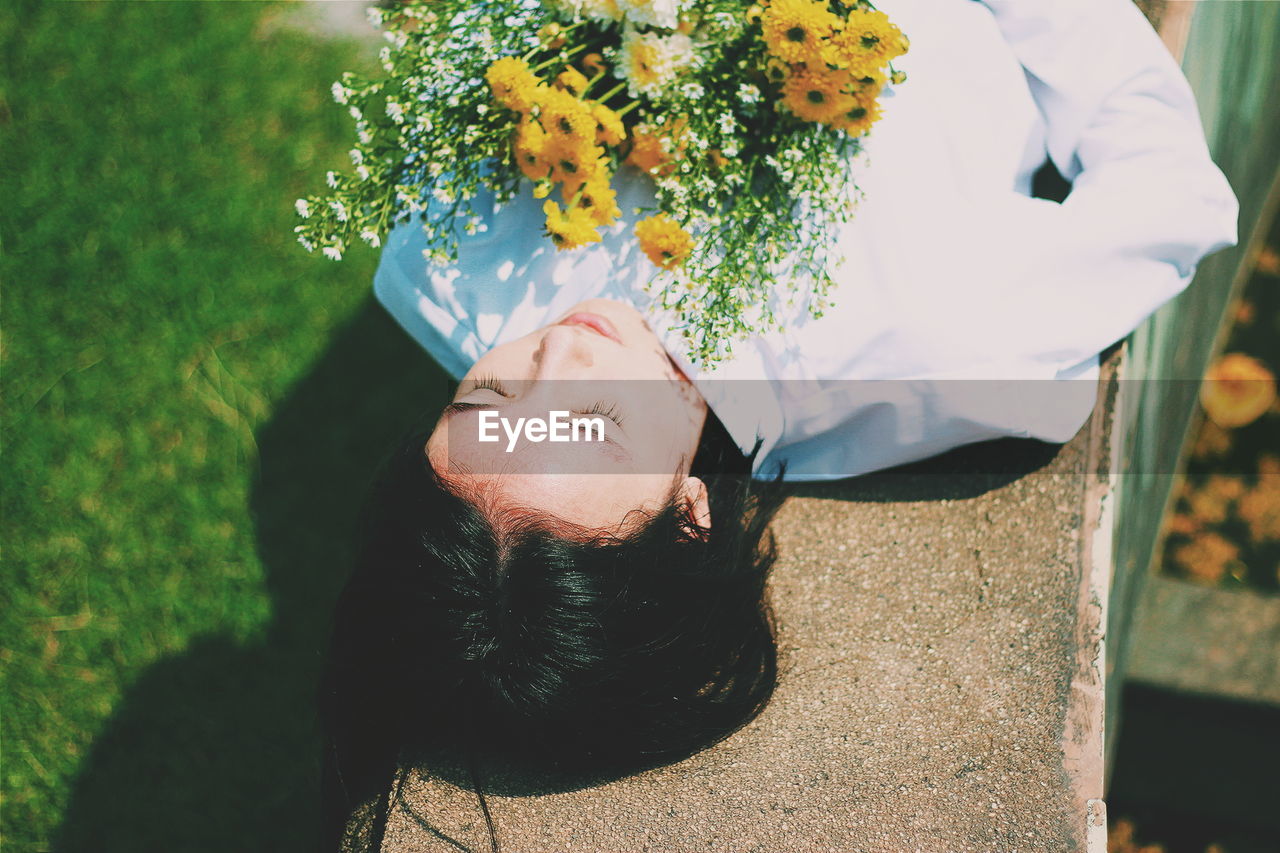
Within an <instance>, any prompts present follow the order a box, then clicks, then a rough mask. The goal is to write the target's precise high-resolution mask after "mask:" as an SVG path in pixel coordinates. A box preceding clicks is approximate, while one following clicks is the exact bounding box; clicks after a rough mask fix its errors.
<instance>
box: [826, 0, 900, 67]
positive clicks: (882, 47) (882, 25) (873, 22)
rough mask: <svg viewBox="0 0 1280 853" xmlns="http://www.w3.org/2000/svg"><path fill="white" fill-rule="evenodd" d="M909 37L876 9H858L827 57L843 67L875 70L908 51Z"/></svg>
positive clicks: (848, 20) (841, 30) (832, 63)
mask: <svg viewBox="0 0 1280 853" xmlns="http://www.w3.org/2000/svg"><path fill="white" fill-rule="evenodd" d="M907 46H908V43H907V37H906V36H904V35H903V34H902V31H901V30H899V29H898V27H897V26H896V25H895V24H894V23H893V22H892V21H890V20H889V16H888V15H886V14H885V13H884V12H881V11H879V10H876V9H854V10H853V11H851V12H850V13H849V17H848V18H846V19H845V22H844V26H843V27H841V28H840V31H839V32H838V33H836V35H835V37H834V38H833V39H832V40H831V42H830V44H829V45H828V46H827V48H826V49H825V50H824V51H823V59H825V60H826V61H827V62H828V63H830V64H831V65H835V66H837V67H839V68H849V69H852V70H855V71H871V70H875V69H879V68H883V67H884V66H885V65H887V64H888V63H889V62H891V61H893V60H894V59H897V58H898V57H899V56H902V54H904V53H906V52H907Z"/></svg>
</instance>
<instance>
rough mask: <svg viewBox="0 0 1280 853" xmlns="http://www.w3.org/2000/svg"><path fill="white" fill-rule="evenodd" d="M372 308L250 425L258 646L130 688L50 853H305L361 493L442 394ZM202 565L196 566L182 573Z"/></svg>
mask: <svg viewBox="0 0 1280 853" xmlns="http://www.w3.org/2000/svg"><path fill="white" fill-rule="evenodd" d="M446 390H447V387H446V378H445V376H444V374H443V373H442V371H440V369H439V368H438V367H436V366H435V364H434V363H433V362H432V361H431V360H430V359H429V358H428V357H427V356H426V355H425V354H423V353H422V352H421V350H419V349H418V348H417V345H416V344H414V343H413V342H412V341H410V340H409V338H407V337H406V336H405V335H404V334H403V332H401V331H400V329H399V328H398V327H396V326H395V324H394V323H393V322H392V321H391V319H390V318H389V317H387V315H386V314H385V312H383V310H382V309H381V308H380V307H379V306H378V305H377V304H376V303H374V301H373V300H372V299H369V300H368V301H367V302H366V303H365V304H364V305H363V307H362V308H361V309H360V310H359V311H358V312H357V313H356V314H355V315H354V317H353V319H352V320H350V321H349V322H348V323H347V324H346V325H345V326H344V327H343V328H341V329H340V330H339V331H338V332H337V334H336V335H335V336H334V338H333V341H332V343H331V344H330V346H329V347H328V349H327V350H326V351H325V353H324V354H323V356H322V357H321V358H320V359H319V360H318V361H317V363H316V364H315V366H314V368H313V369H312V370H311V371H310V372H309V373H308V374H307V375H306V377H305V378H304V379H303V380H302V381H301V382H299V383H298V385H297V386H296V387H295V388H294V389H293V390H292V391H291V392H290V393H289V395H288V396H287V398H286V399H285V400H284V401H283V402H282V403H281V404H280V405H279V406H278V407H277V408H276V411H275V414H274V416H273V418H272V419H271V421H270V422H269V423H267V424H266V425H265V426H264V427H262V428H261V429H259V430H258V433H257V443H258V447H259V458H260V474H259V477H258V478H257V480H256V482H255V483H254V487H253V503H252V509H253V517H254V523H255V528H256V534H257V540H258V550H259V554H260V557H261V560H262V562H263V564H264V570H265V575H266V579H267V585H268V589H269V592H270V595H271V599H272V606H273V609H274V614H273V619H272V621H271V623H270V624H269V625H268V626H267V627H266V629H265V631H264V633H263V635H262V637H261V639H260V640H259V641H257V642H253V643H251V644H247V645H245V644H240V643H237V642H235V641H232V640H230V639H228V638H224V637H219V636H211V637H206V638H202V639H198V640H196V641H195V642H193V643H192V644H191V646H190V647H189V648H188V649H187V650H186V651H184V652H183V653H182V654H180V655H177V656H175V657H172V658H169V659H166V660H163V661H160V662H158V663H156V664H155V665H153V666H151V667H150V668H149V669H147V670H146V672H145V673H144V674H143V675H142V676H141V678H139V679H138V680H137V681H136V682H134V683H133V684H132V685H130V686H129V687H128V689H127V690H126V692H125V695H124V697H123V698H122V699H121V701H120V702H119V703H118V705H117V707H116V709H115V712H114V714H113V715H112V718H111V720H110V721H109V722H108V724H107V726H106V728H105V729H104V731H103V733H102V734H101V736H100V737H99V738H98V740H97V741H96V742H95V743H94V746H93V751H92V753H91V754H90V755H89V756H88V757H87V759H86V760H85V762H84V770H83V771H82V773H81V775H80V777H79V778H78V780H77V782H76V785H75V788H74V790H73V793H72V798H71V802H70V805H69V808H68V809H67V812H66V817H65V819H64V822H63V825H62V826H61V828H60V833H59V838H58V842H57V844H56V846H55V848H54V849H56V850H59V851H78V850H84V851H94V853H102V852H103V851H114V850H121V851H130V853H141V851H153V850H154V851H166V853H169V851H218V853H225V851H232V850H234V851H249V850H270V851H293V850H298V851H301V850H308V851H310V850H315V849H316V848H317V844H318V839H319V828H320V815H319V803H320V763H321V762H320V738H319V727H318V725H317V720H316V711H315V707H316V703H315V691H316V682H317V678H318V676H319V671H320V664H321V661H322V659H323V654H324V649H325V646H326V642H327V639H328V631H329V617H330V615H331V612H332V609H333V603H334V600H335V599H336V597H337V593H338V590H339V589H340V588H341V584H342V582H343V581H344V580H345V578H346V574H347V572H348V571H349V569H350V559H349V555H350V548H351V541H350V540H351V532H352V530H353V529H354V523H355V519H356V513H357V510H358V507H359V504H360V500H361V498H362V496H363V493H364V490H365V488H366V485H367V484H368V482H369V480H370V478H371V475H372V473H373V472H374V470H375V469H376V467H377V465H378V463H379V462H380V461H381V459H382V457H383V455H384V454H386V453H387V452H388V451H389V450H390V448H391V447H392V445H393V444H394V442H395V441H396V440H397V439H398V438H400V437H402V436H403V435H404V434H405V433H406V432H407V431H408V429H409V428H410V427H411V426H412V425H413V424H414V423H415V422H417V421H419V420H420V419H421V417H422V416H423V415H424V414H425V413H426V412H428V411H430V410H431V408H432V406H433V405H436V404H439V403H440V402H442V400H443V395H444V394H445V393H446ZM192 570H193V571H195V570H198V568H197V567H193V568H192Z"/></svg>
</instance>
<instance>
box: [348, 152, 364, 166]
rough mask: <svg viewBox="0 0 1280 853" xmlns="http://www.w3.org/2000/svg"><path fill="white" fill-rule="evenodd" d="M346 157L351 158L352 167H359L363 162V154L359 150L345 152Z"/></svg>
mask: <svg viewBox="0 0 1280 853" xmlns="http://www.w3.org/2000/svg"><path fill="white" fill-rule="evenodd" d="M347 156H348V157H350V158H351V165H352V166H359V165H360V164H361V163H363V162H364V152H363V151H361V150H360V149H359V148H352V149H351V150H350V151H348V152H347Z"/></svg>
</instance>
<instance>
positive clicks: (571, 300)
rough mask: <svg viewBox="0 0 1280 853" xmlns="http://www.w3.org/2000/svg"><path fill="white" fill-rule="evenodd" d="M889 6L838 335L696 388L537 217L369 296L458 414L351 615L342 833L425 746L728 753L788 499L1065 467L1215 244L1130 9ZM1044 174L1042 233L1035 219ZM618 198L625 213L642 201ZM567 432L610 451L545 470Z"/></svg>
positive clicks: (628, 195) (335, 681)
mask: <svg viewBox="0 0 1280 853" xmlns="http://www.w3.org/2000/svg"><path fill="white" fill-rule="evenodd" d="M879 5H880V7H881V8H882V9H883V10H884V11H886V12H887V13H888V14H889V15H890V16H891V17H892V18H893V19H894V20H895V22H897V23H898V25H899V26H900V27H901V28H902V29H903V31H904V32H906V33H908V34H909V35H910V36H911V39H912V45H911V52H910V53H909V54H908V55H907V56H906V57H904V58H903V59H902V60H901V62H900V65H901V67H902V69H903V70H905V71H906V72H907V73H908V75H909V83H908V84H907V85H904V86H901V87H899V88H898V89H897V91H895V92H894V94H893V97H892V98H891V99H889V100H887V102H886V104H885V118H884V119H883V120H882V121H881V122H880V123H879V124H877V125H876V128H875V130H874V132H873V133H872V135H871V137H870V139H869V140H868V142H867V145H866V151H867V158H866V159H867V161H866V163H865V165H864V167H863V168H862V169H861V171H860V172H859V186H860V189H861V191H862V193H863V198H862V201H861V203H860V209H859V212H858V214H857V216H856V218H855V219H854V221H853V222H852V223H851V224H850V225H849V226H848V227H847V228H845V229H844V230H843V231H842V232H841V233H840V234H839V235H838V239H839V241H840V245H841V249H842V250H843V254H844V256H845V257H846V259H847V261H846V263H845V265H844V266H843V267H842V268H840V270H839V271H838V272H837V276H838V281H839V282H840V286H839V289H838V291H837V292H836V293H835V294H834V298H835V303H836V304H835V307H834V308H833V309H832V310H830V311H828V312H827V313H826V315H825V316H824V317H823V318H822V319H820V320H808V321H805V320H803V319H797V320H795V321H794V322H793V323H791V324H789V325H788V326H787V327H786V328H785V329H784V330H782V331H779V332H776V333H769V334H765V335H760V336H757V337H755V338H752V339H750V340H748V341H746V342H744V343H743V344H740V345H738V346H737V347H735V350H734V353H733V357H732V358H730V359H729V360H728V361H727V362H726V363H724V364H722V365H720V366H718V367H717V368H715V369H714V370H703V369H699V368H697V367H695V366H694V365H693V364H691V363H690V362H689V361H688V360H687V359H686V358H685V355H684V350H683V347H682V344H681V339H680V337H679V335H678V334H677V333H676V332H675V331H674V330H672V329H671V328H670V325H669V322H668V321H667V319H666V318H665V317H663V316H662V315H661V314H659V313H657V312H654V311H653V310H652V309H651V307H650V305H649V303H648V300H647V299H646V297H645V296H644V294H643V290H642V285H643V283H644V282H645V281H646V280H647V279H648V278H649V276H650V274H651V268H650V267H648V266H647V261H645V260H644V259H643V258H641V257H638V252H637V251H636V250H635V249H634V246H633V245H632V244H631V242H630V241H629V239H628V237H627V236H626V235H625V234H615V235H613V236H611V237H606V238H605V239H604V240H603V241H602V242H601V243H598V244H594V245H592V246H590V247H587V248H584V249H581V250H577V251H575V252H571V253H569V252H566V253H559V254H557V253H556V252H555V251H554V249H553V248H552V247H551V245H550V243H549V242H548V241H546V240H545V238H544V237H543V236H542V234H541V213H540V210H539V208H538V207H537V203H536V202H534V201H533V200H531V199H528V198H527V197H526V198H524V200H522V201H518V202H516V203H514V204H512V205H510V206H508V207H506V208H504V209H503V210H502V211H501V212H500V213H496V214H495V215H493V216H491V217H490V218H489V220H488V221H487V222H486V223H484V225H485V227H486V230H484V231H483V233H480V234H477V235H475V236H472V237H466V238H463V243H462V245H461V248H460V259H459V261H458V263H457V264H456V265H455V266H453V267H451V268H448V269H439V268H433V267H430V266H428V265H427V264H426V263H425V262H424V261H423V260H422V255H421V249H422V248H423V245H424V244H423V242H422V238H421V235H420V234H419V232H418V230H417V229H416V227H414V226H413V225H406V226H401V227H400V228H398V229H397V230H396V231H395V232H394V233H393V234H392V235H391V238H390V239H389V240H388V242H387V246H386V249H385V250H384V254H383V258H382V264H381V267H380V269H379V271H378V275H377V279H376V282H375V289H376V292H377V294H378V297H379V299H380V300H381V301H382V302H383V304H384V305H385V306H386V307H387V308H388V310H389V311H390V312H391V313H392V315H393V316H394V317H395V318H396V319H397V320H398V321H399V322H400V323H401V325H403V326H404V327H405V329H406V331H408V332H409V334H411V335H412V336H413V337H414V338H415V339H417V340H418V341H419V342H420V343H421V344H422V345H423V346H424V347H425V348H426V349H427V350H428V352H430V353H431V354H432V355H433V356H434V357H435V358H436V359H437V360H438V361H439V362H440V363H441V365H442V366H444V367H445V368H446V369H447V370H448V371H450V372H451V373H452V374H453V375H454V376H456V377H457V378H458V379H459V386H458V390H457V394H456V395H455V397H454V399H453V401H452V402H451V404H450V405H449V407H448V408H447V409H446V410H445V412H444V413H443V414H442V416H441V418H440V419H439V421H438V423H437V424H436V425H435V427H434V429H433V430H431V432H430V434H429V435H421V436H415V437H413V438H412V439H411V440H410V441H409V442H408V443H407V444H406V445H405V446H404V447H403V448H402V449H401V451H400V452H399V453H398V454H397V455H396V457H395V458H394V459H393V461H392V462H391V464H390V465H389V466H388V469H387V472H386V473H385V475H384V477H383V478H382V480H381V482H380V485H379V486H378V488H377V489H376V491H375V494H374V495H373V497H372V499H371V502H370V514H369V524H368V534H367V538H366V545H365V551H364V554H363V557H362V561H361V563H360V566H359V568H358V569H357V571H356V573H355V575H354V576H353V579H352V581H351V583H350V585H349V587H348V589H347V591H346V592H345V593H344V597H343V601H342V603H341V605H340V608H339V614H338V626H337V630H336V633H335V641H334V652H333V658H332V662H331V667H330V680H329V683H328V687H327V690H326V692H325V703H326V708H325V710H326V725H327V727H328V730H329V732H330V734H331V738H332V745H333V754H332V756H331V758H332V768H333V769H334V770H335V771H336V772H335V779H336V780H337V781H338V782H339V784H336V785H334V786H333V789H332V790H333V792H334V800H333V809H334V811H335V813H338V814H345V812H346V811H347V810H349V809H350V808H351V807H353V806H354V805H356V804H357V803H359V802H361V801H362V800H363V799H365V798H367V797H368V796H370V795H376V794H378V793H381V792H382V791H385V787H386V782H387V779H388V774H389V773H390V771H391V770H392V769H393V768H394V766H395V762H396V761H397V755H399V756H400V760H409V759H408V758H407V757H406V755H405V751H406V750H410V749H414V748H424V749H425V748H429V747H430V746H431V743H432V741H433V739H438V738H440V737H442V736H443V737H446V738H452V739H456V740H459V741H461V742H464V743H466V744H469V745H470V747H472V748H478V745H480V744H495V745H498V748H499V749H500V750H501V751H503V752H510V753H514V752H520V753H524V754H531V755H532V756H533V759H534V760H535V761H543V762H546V761H550V760H551V757H552V756H554V758H555V759H556V760H557V761H560V762H571V763H587V764H590V765H593V766H594V765H599V764H602V763H608V764H610V765H612V766H615V767H620V768H627V767H635V766H640V765H643V764H644V763H646V762H653V761H664V760H669V759H671V758H675V757H679V756H681V755H684V754H688V753H689V752H691V751H693V750H696V749H699V748H701V747H703V746H706V745H707V744H710V743H713V742H715V741H716V740H718V739H720V738H723V737H725V736H727V735H728V734H729V733H731V732H732V731H733V730H734V729H736V728H737V727H739V726H741V725H742V724H744V723H745V722H747V721H748V720H750V719H751V718H752V717H753V716H754V715H755V714H756V713H758V712H759V710H760V708H762V707H763V706H764V704H765V703H766V702H767V701H768V698H769V695H770V692H771V690H772V687H773V680H774V676H775V659H774V648H773V643H772V632H771V622H770V618H769V613H768V609H767V605H766V603H765V599H764V589H765V580H766V576H767V573H768V569H769V566H770V565H771V562H772V549H771V548H770V547H769V544H768V540H767V534H766V528H767V524H768V520H769V517H770V515H771V514H772V512H773V511H774V510H775V509H776V507H777V504H778V499H777V495H776V490H775V489H774V488H773V487H772V484H774V482H775V481H776V480H777V479H778V478H779V477H780V476H781V477H782V478H785V479H788V480H799V479H810V480H813V479H825V478H833V477H846V476H851V475H855V474H860V473H864V472H866V471H871V470H875V469H877V468H884V467H889V466H892V465H895V464H899V463H902V462H907V461H911V460H914V459H920V458H924V457H927V456H930V455H933V454H935V453H938V452H941V451H943V450H946V449H949V448H951V447H955V446H957V445H960V444H964V443H968V442H972V441H978V440H982V439H987V438H993V437H997V436H1003V435H1017V436H1032V437H1036V438H1041V439H1044V440H1048V441H1065V440H1067V439H1069V438H1070V437H1071V435H1072V434H1074V433H1075V431H1076V430H1077V429H1078V428H1079V426H1080V425H1081V424H1082V423H1083V422H1084V420H1085V419H1086V417H1087V416H1088V414H1089V411H1090V409H1091V407H1092V403H1093V399H1094V382H1093V381H1092V380H1094V379H1095V378H1096V369H1097V353H1098V352H1099V351H1100V350H1101V349H1103V348H1104V347H1106V346H1107V345H1109V344H1111V343H1112V342H1114V341H1116V340H1118V339H1120V338H1121V337H1123V336H1124V335H1125V334H1127V333H1128V332H1129V331H1131V330H1132V329H1133V328H1134V327H1135V326H1136V325H1137V324H1138V323H1139V322H1141V321H1142V319H1143V318H1144V317H1146V315H1147V314H1149V313H1150V312H1151V311H1153V310H1154V309H1155V308H1157V307H1158V306H1159V305H1160V304H1162V303H1163V302H1165V301H1166V300H1168V299H1169V298H1171V297H1172V296H1174V295H1175V294H1176V293H1178V292H1179V291H1180V290H1181V289H1182V288H1183V287H1184V286H1185V285H1186V284H1187V282H1188V281H1189V280H1190V278H1191V275H1192V273H1193V272H1194V269H1195V265H1196V264H1197V262H1198V261H1199V260H1200V259H1201V258H1202V257H1203V256H1204V255H1205V254H1206V253H1208V252H1210V251H1213V250H1215V249H1217V248H1221V247H1223V246H1226V245H1230V244H1231V243H1232V242H1234V239H1235V215H1236V206H1235V199H1234V197H1233V195H1232V193H1231V190H1230V188H1229V187H1228V186H1227V184H1226V182H1225V180H1224V178H1223V176H1222V175H1221V173H1220V172H1219V171H1218V170H1217V169H1216V167H1214V165H1213V163H1212V162H1211V161H1210V159H1209V157H1208V153H1207V150H1206V147H1205V143H1204V138H1203V132H1202V130H1201V128H1200V124H1199V120H1198V117H1197V114H1196V108H1195V103H1194V99H1193V97H1192V95H1191V92H1190V89H1189V87H1188V86H1187V83H1186V81H1185V79H1184V78H1183V77H1182V75H1181V72H1180V71H1179V69H1178V67H1177V65H1176V63H1175V62H1174V61H1173V60H1172V59H1171V58H1170V57H1169V55H1168V53H1167V51H1166V50H1165V48H1164V47H1163V45H1162V44H1161V43H1160V42H1159V40H1158V38H1157V37H1156V35H1155V34H1154V33H1153V32H1152V31H1151V28H1150V26H1149V25H1148V24H1147V22H1146V21H1145V20H1144V19H1143V18H1142V16H1141V14H1140V13H1139V12H1138V11H1137V10H1136V9H1135V8H1134V7H1133V6H1132V5H1131V4H1130V3H1129V2H1127V0H1087V2H1086V1H1085V0H1074V2H1057V0H1043V2H1028V0H987V2H984V3H978V2H972V0H947V2H940V0H897V1H896V2H891V0H885V1H884V2H883V3H881V4H879ZM1046 159H1047V160H1048V161H1050V162H1051V163H1052V164H1053V165H1054V166H1055V167H1056V169H1057V170H1058V171H1059V172H1060V173H1061V174H1062V175H1063V176H1064V177H1066V178H1067V179H1068V180H1069V181H1070V182H1071V192H1070V194H1069V196H1068V197H1067V198H1066V200H1065V202H1063V203H1061V204H1059V203H1055V202H1051V201H1046V200H1042V199H1036V198H1032V197H1031V196H1030V192H1031V184H1032V179H1033V175H1034V174H1035V173H1036V171H1037V170H1038V169H1039V168H1040V167H1041V166H1042V164H1043V163H1044V162H1045V161H1046ZM618 179H619V183H620V187H619V206H620V207H621V208H622V210H623V211H624V213H628V214H629V213H630V212H631V211H632V209H633V208H634V207H636V206H637V205H642V204H643V203H644V201H645V199H646V197H647V193H648V192H649V189H648V187H647V185H646V182H645V181H646V179H644V178H643V177H641V176H639V175H631V176H629V177H624V175H622V174H620V175H619V176H618ZM962 380H963V381H962ZM1071 380H1075V381H1071ZM557 412H561V413H564V415H563V416H564V417H567V418H570V419H575V418H582V419H588V420H589V419H602V421H603V422H602V423H601V429H600V432H601V433H603V435H602V439H601V440H599V441H591V442H583V443H575V442H572V441H561V442H555V441H551V440H548V434H549V429H550V428H549V427H548V426H547V423H548V422H549V421H553V420H554V419H555V417H556V414H555V413H557ZM522 419H523V420H522ZM536 421H542V422H543V426H542V428H540V429H536V430H534V431H533V432H530V430H529V429H528V428H527V427H528V425H529V424H530V423H534V422H536ZM513 425H516V426H513ZM520 425H523V426H520ZM495 435H496V436H497V437H498V438H497V440H492V439H493V436H495ZM539 436H541V437H539ZM747 474H750V475H752V476H746V475H747ZM383 807H384V811H385V800H384V801H383Z"/></svg>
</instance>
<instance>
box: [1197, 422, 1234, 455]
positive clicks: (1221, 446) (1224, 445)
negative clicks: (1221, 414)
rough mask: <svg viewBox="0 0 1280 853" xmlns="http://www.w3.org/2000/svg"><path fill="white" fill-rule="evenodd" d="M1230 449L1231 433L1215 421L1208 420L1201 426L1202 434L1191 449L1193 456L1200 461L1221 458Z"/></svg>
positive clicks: (1198, 435)
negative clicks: (1208, 458)
mask: <svg viewBox="0 0 1280 853" xmlns="http://www.w3.org/2000/svg"><path fill="white" fill-rule="evenodd" d="M1230 449H1231V433H1229V432H1227V431H1226V430H1225V429H1223V428H1222V427H1220V426H1218V425H1217V424H1215V423H1214V422H1213V421H1210V420H1206V421H1205V422H1204V423H1203V424H1201V425H1200V432H1199V433H1198V434H1197V435H1196V443H1195V446H1194V447H1192V448H1191V454H1192V455H1193V456H1195V457H1196V458H1198V459H1204V458H1205V457H1208V456H1221V455H1222V454H1224V453H1226V452H1227V451H1228V450H1230Z"/></svg>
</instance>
